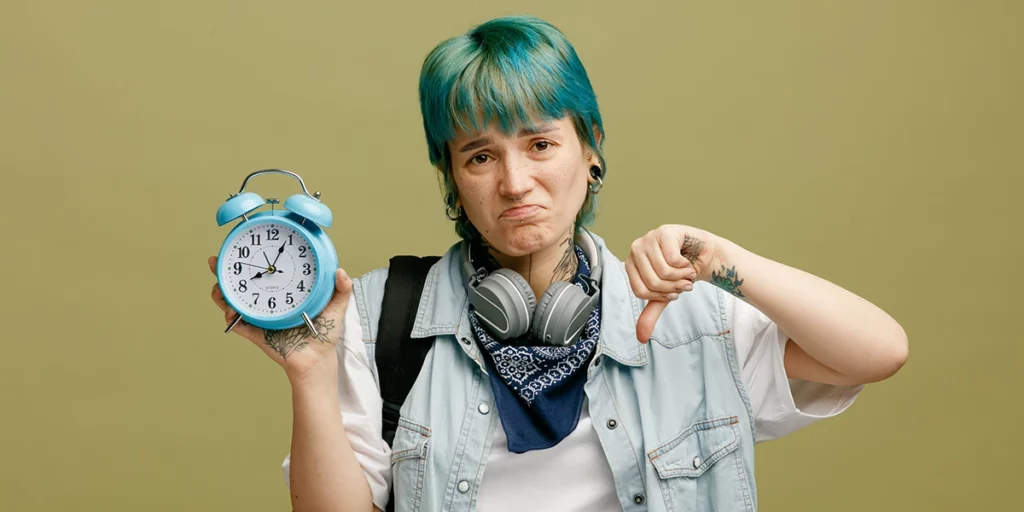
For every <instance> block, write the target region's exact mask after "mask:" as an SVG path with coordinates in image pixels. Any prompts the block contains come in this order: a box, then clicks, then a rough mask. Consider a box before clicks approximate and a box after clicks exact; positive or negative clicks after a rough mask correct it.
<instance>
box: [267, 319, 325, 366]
mask: <svg viewBox="0 0 1024 512" xmlns="http://www.w3.org/2000/svg"><path fill="white" fill-rule="evenodd" d="M313 326H314V327H316V332H317V335H316V336H313V335H312V334H311V333H310V332H309V328H308V327H306V325H305V324H303V325H300V326H298V327H292V328H291V329H283V330H280V331H273V330H267V331H266V332H265V337H266V341H267V346H269V347H270V348H272V349H274V352H277V353H278V354H281V357H282V358H284V359H285V360H287V359H288V356H289V355H291V354H293V353H295V352H298V351H300V350H302V349H304V348H306V346H307V345H309V342H310V340H317V341H319V342H321V343H331V337H330V334H331V330H332V329H333V328H334V320H333V319H324V318H323V317H317V318H315V319H313Z"/></svg>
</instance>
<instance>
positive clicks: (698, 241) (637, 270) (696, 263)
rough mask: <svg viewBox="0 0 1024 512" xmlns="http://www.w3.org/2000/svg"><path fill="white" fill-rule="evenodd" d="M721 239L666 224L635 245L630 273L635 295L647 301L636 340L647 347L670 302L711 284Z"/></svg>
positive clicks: (628, 261) (695, 230)
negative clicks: (698, 285) (695, 287)
mask: <svg viewBox="0 0 1024 512" xmlns="http://www.w3.org/2000/svg"><path fill="white" fill-rule="evenodd" d="M717 242H718V237H716V236H715V235H713V234H711V233H708V232H707V231H704V230H702V229H697V228H694V227H690V226H683V225H679V224H665V225H663V226H660V227H658V228H657V229H654V230H652V231H650V232H648V233H647V234H646V235H644V236H643V237H641V238H638V239H636V240H635V241H633V244H632V245H631V246H630V251H629V257H628V258H626V273H627V274H628V275H629V284H630V286H631V287H632V288H633V293H635V294H636V296H637V297H639V298H640V299H644V300H647V301H648V303H647V307H646V308H644V310H643V312H642V313H640V319H639V320H638V321H637V324H636V337H637V339H638V340H639V341H640V342H641V343H647V341H648V340H649V339H650V337H651V333H652V332H654V324H655V323H656V322H657V321H658V317H659V316H660V315H661V312H662V311H664V309H665V306H667V305H668V303H669V302H671V301H673V300H676V299H677V298H679V294H681V293H686V292H688V291H690V290H693V283H694V282H696V281H709V280H710V278H711V272H712V269H714V268H715V265H716V264H717V263H716V262H717V259H718V243H717Z"/></svg>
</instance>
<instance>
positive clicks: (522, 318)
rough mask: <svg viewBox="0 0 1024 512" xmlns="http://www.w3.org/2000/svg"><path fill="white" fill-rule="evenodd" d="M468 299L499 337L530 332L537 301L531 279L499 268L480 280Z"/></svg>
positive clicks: (492, 334) (486, 324)
mask: <svg viewBox="0 0 1024 512" xmlns="http://www.w3.org/2000/svg"><path fill="white" fill-rule="evenodd" d="M469 301H470V304H472V305H473V309H474V310H475V311H476V314H477V317H478V318H479V319H480V321H481V322H483V324H484V326H485V327H486V329H487V332H488V333H490V334H491V336H493V337H494V338H495V339H497V340H499V341H507V340H511V339H515V338H518V337H520V336H522V335H524V334H526V333H527V332H529V330H530V320H531V319H532V318H533V311H534V308H535V307H536V305H537V299H536V297H535V296H534V295H533V290H532V289H531V288H530V283H527V282H526V280H525V279H523V277H522V276H520V275H519V274H517V273H516V272H515V271H514V270H509V269H507V268H499V269H498V270H495V271H494V272H492V273H491V274H490V275H488V276H487V277H485V278H484V279H483V280H482V281H480V283H479V284H477V285H476V287H475V288H472V289H471V291H470V294H469Z"/></svg>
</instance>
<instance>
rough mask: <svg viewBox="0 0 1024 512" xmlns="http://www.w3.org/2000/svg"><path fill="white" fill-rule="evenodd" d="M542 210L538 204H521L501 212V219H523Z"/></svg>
mask: <svg viewBox="0 0 1024 512" xmlns="http://www.w3.org/2000/svg"><path fill="white" fill-rule="evenodd" d="M541 210H543V208H541V207H540V206H537V205H535V204H528V205H523V206H517V207H515V208H509V209H508V210H505V211H504V212H502V213H501V217H502V218H503V219H525V218H527V217H530V216H533V215H536V214H537V213H540V211H541Z"/></svg>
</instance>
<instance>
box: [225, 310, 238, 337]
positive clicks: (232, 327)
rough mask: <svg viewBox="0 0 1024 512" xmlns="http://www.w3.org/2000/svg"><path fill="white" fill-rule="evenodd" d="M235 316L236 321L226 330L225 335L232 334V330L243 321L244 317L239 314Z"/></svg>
mask: <svg viewBox="0 0 1024 512" xmlns="http://www.w3.org/2000/svg"><path fill="white" fill-rule="evenodd" d="M235 315H236V316H235V319H234V320H232V321H231V325H229V326H228V328H227V329H224V334H227V333H229V332H231V329H234V328H235V326H236V325H238V321H239V320H241V319H242V315H239V314H237V313H236V314H235Z"/></svg>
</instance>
